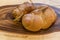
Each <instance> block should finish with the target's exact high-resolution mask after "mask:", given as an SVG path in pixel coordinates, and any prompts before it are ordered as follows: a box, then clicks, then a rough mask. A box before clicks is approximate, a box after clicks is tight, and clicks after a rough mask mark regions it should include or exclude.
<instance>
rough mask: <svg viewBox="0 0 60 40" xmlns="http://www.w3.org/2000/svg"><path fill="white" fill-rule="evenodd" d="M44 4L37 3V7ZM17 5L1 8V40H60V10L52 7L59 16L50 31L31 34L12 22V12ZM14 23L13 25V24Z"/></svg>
mask: <svg viewBox="0 0 60 40" xmlns="http://www.w3.org/2000/svg"><path fill="white" fill-rule="evenodd" d="M40 5H44V4H40V3H36V4H35V6H40ZM16 7H17V5H7V6H2V7H0V40H60V12H59V11H60V9H59V8H56V7H53V6H51V7H52V8H53V9H54V10H55V11H56V14H57V20H56V22H55V23H54V24H53V25H52V26H51V27H50V28H48V29H46V30H41V31H38V32H35V33H34V32H30V31H27V30H25V29H24V28H23V26H22V25H21V24H20V26H17V25H15V23H14V22H13V21H12V20H11V18H12V15H11V14H10V13H11V11H12V10H13V9H14V8H16ZM11 23H12V24H11Z"/></svg>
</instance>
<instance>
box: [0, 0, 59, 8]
mask: <svg viewBox="0 0 60 40" xmlns="http://www.w3.org/2000/svg"><path fill="white" fill-rule="evenodd" d="M26 1H28V2H30V1H29V0H0V6H3V5H13V4H21V3H23V2H26ZM32 1H33V3H37V2H38V3H44V4H49V5H52V6H56V7H59V8H60V0H32Z"/></svg>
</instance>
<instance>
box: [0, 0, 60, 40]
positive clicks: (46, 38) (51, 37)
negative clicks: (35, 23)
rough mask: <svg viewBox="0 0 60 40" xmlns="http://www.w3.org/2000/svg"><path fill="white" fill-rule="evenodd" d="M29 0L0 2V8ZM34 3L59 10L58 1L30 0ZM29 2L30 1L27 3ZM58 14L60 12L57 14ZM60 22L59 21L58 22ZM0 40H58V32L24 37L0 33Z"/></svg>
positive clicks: (23, 35)
mask: <svg viewBox="0 0 60 40" xmlns="http://www.w3.org/2000/svg"><path fill="white" fill-rule="evenodd" d="M25 1H29V0H19V1H18V0H10V1H9V0H0V6H4V5H15V4H20V3H23V2H25ZM32 1H33V2H34V3H43V4H48V5H52V6H55V7H57V8H60V5H59V0H58V1H54V0H53V1H49V0H32ZM29 2H30V1H29ZM59 14H60V12H59ZM59 22H60V21H59ZM0 40H60V31H56V32H52V33H48V34H43V35H41V34H40V35H25V34H18V33H11V32H6V31H0Z"/></svg>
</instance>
